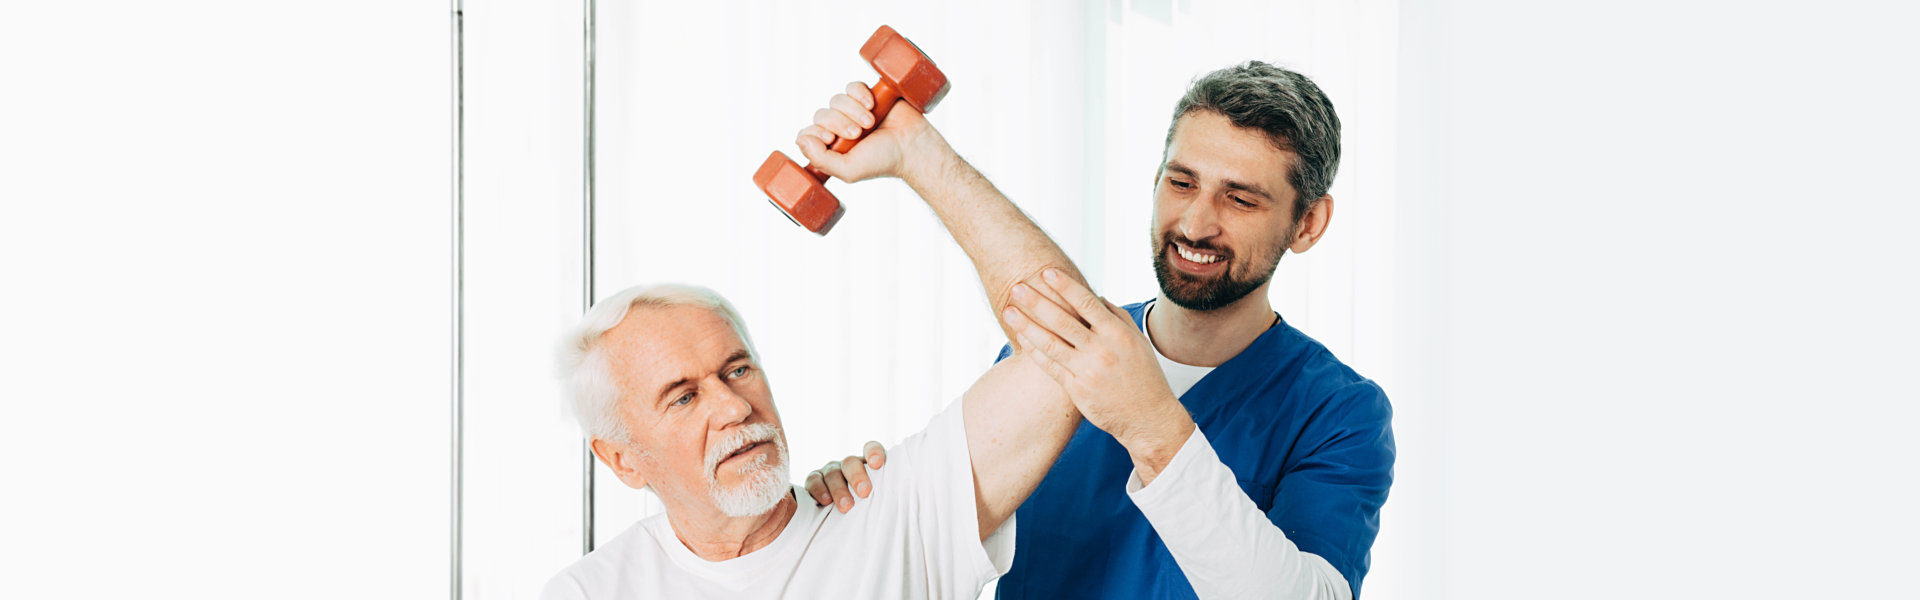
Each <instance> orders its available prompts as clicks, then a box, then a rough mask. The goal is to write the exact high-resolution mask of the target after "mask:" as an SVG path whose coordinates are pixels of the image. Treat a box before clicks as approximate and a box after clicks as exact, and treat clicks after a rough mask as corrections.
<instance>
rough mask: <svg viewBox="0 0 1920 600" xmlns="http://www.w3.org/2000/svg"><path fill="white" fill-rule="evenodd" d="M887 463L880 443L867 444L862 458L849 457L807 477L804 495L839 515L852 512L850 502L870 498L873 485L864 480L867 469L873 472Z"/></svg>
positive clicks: (821, 468) (851, 503)
mask: <svg viewBox="0 0 1920 600" xmlns="http://www.w3.org/2000/svg"><path fill="white" fill-rule="evenodd" d="M886 463H887V449H886V448H884V447H882V446H881V445H880V442H867V447H866V450H865V456H864V457H861V456H849V457H846V458H843V459H840V460H836V461H833V462H830V463H827V464H826V465H824V466H821V467H820V468H819V469H815V470H814V471H813V472H812V473H808V474H807V493H808V494H810V495H812V496H813V500H814V501H815V502H818V503H820V505H821V506H828V505H832V506H833V507H834V508H838V509H840V512H841V513H842V514H845V513H846V512H847V511H849V510H853V498H854V496H855V495H856V494H857V495H859V497H861V498H865V497H867V496H868V495H871V494H873V482H872V481H871V480H869V479H867V467H873V468H875V469H878V468H880V467H881V466H883V465H885V464H886Z"/></svg>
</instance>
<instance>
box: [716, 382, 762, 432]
mask: <svg viewBox="0 0 1920 600" xmlns="http://www.w3.org/2000/svg"><path fill="white" fill-rule="evenodd" d="M716 388H717V389H715V390H714V391H713V399H714V400H715V404H716V405H717V406H715V409H714V418H715V419H718V420H719V421H720V422H721V423H738V422H740V421H744V420H746V418H747V415H751V414H753V403H751V402H748V401H747V399H746V397H744V396H741V395H740V394H736V393H734V391H733V388H730V387H727V386H725V385H720V386H716Z"/></svg>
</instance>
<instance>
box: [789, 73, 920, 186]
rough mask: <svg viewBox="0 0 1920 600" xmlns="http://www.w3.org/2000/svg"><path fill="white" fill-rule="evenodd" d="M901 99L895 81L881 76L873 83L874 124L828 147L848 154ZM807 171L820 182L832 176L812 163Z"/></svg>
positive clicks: (876, 127) (878, 126) (885, 118)
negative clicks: (878, 80) (895, 87)
mask: <svg viewBox="0 0 1920 600" xmlns="http://www.w3.org/2000/svg"><path fill="white" fill-rule="evenodd" d="M899 101H900V90H896V89H894V88H893V82H891V81H887V79H886V78H885V77H882V78H880V82H879V83H876V84H873V126H872V127H868V128H866V129H862V130H860V137H852V138H849V137H843V138H840V139H837V140H834V141H833V145H832V146H828V147H827V149H828V150H832V151H834V152H838V153H841V154H846V153H847V151H848V150H852V149H853V145H854V144H858V143H860V140H863V139H866V138H867V134H870V133H873V130H875V129H879V128H880V124H881V123H884V122H886V120H887V113H890V112H893V105H894V103H895V102H899ZM806 171H807V175H809V176H812V177H813V179H814V180H815V181H818V182H820V183H826V182H827V177H830V176H829V175H827V174H826V173H825V172H822V171H821V170H820V168H819V167H815V166H813V165H811V164H809V165H807V168H806Z"/></svg>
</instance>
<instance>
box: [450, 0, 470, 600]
mask: <svg viewBox="0 0 1920 600" xmlns="http://www.w3.org/2000/svg"><path fill="white" fill-rule="evenodd" d="M463 1H464V0H453V23H452V25H453V49H452V50H453V286H452V287H453V432H452V441H453V448H452V454H453V461H452V462H453V464H452V469H453V473H452V486H451V487H452V490H450V491H451V495H452V503H453V506H452V511H451V523H449V528H450V529H451V530H452V539H451V540H449V543H450V544H451V545H452V557H451V560H452V565H453V568H452V573H451V577H452V579H451V582H450V585H449V588H450V589H451V591H452V598H453V600H460V593H461V589H460V586H461V558H462V555H463V554H464V548H463V543H462V541H461V537H460V536H461V533H462V532H461V530H462V528H463V527H464V525H465V515H464V514H463V513H462V503H463V500H464V499H465V498H464V496H465V482H464V480H463V478H462V476H463V475H464V473H465V470H466V465H465V462H464V458H465V452H466V447H465V445H466V440H465V433H466V418H467V415H466V389H465V387H464V383H465V380H466V376H465V375H466V364H467V361H466V345H465V342H466V340H465V337H466V297H467V290H466V285H467V282H466V276H467V263H466V253H467V246H466V229H467V205H466V188H465V182H466V168H467V163H466V139H465V137H464V135H465V133H466V127H467V113H466V90H467V80H466V13H465V10H464V8H465V7H464V6H462V2H463Z"/></svg>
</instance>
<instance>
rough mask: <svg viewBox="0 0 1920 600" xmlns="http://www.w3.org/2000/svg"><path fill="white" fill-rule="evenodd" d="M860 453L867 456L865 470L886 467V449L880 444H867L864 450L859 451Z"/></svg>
mask: <svg viewBox="0 0 1920 600" xmlns="http://www.w3.org/2000/svg"><path fill="white" fill-rule="evenodd" d="M861 453H862V454H865V455H867V468H870V469H878V468H880V467H884V466H887V447H886V446H882V445H880V442H867V446H866V448H865V449H863V450H861Z"/></svg>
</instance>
